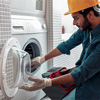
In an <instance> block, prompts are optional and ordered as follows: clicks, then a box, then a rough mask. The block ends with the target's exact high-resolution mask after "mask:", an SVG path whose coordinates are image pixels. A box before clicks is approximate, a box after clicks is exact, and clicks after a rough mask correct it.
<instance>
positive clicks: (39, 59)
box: [31, 56, 45, 70]
mask: <svg viewBox="0 0 100 100" xmlns="http://www.w3.org/2000/svg"><path fill="white" fill-rule="evenodd" d="M44 62H45V57H44V56H43V57H40V56H38V57H36V58H33V59H32V61H31V65H32V66H33V67H32V69H31V70H34V69H36V68H38V67H39V66H40V65H41V64H42V63H44Z"/></svg>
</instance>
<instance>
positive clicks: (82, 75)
mask: <svg viewBox="0 0 100 100" xmlns="http://www.w3.org/2000/svg"><path fill="white" fill-rule="evenodd" d="M99 71H100V43H98V44H96V46H95V49H94V50H93V51H92V52H91V53H90V55H89V56H88V57H87V58H86V59H85V60H84V61H83V62H82V64H81V65H80V66H79V67H77V68H76V69H75V70H74V71H72V72H71V75H72V77H73V78H74V80H75V81H76V83H77V84H80V83H82V82H85V81H87V80H88V79H90V78H91V77H93V76H94V75H95V74H96V73H98V72H99Z"/></svg>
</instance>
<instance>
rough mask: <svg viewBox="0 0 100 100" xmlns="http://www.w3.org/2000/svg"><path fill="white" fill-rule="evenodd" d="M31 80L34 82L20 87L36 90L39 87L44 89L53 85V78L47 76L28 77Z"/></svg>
mask: <svg viewBox="0 0 100 100" xmlns="http://www.w3.org/2000/svg"><path fill="white" fill-rule="evenodd" d="M28 79H29V80H30V81H33V82H34V83H33V84H24V85H22V86H20V87H19V88H20V89H24V90H26V91H36V90H39V89H43V88H45V87H48V86H52V81H51V79H45V78H37V77H34V76H33V77H28Z"/></svg>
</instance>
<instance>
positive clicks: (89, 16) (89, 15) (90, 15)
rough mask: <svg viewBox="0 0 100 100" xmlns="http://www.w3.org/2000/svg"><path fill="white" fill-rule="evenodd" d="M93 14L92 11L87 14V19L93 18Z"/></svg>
mask: <svg viewBox="0 0 100 100" xmlns="http://www.w3.org/2000/svg"><path fill="white" fill-rule="evenodd" d="M94 16H95V15H94V12H93V11H90V12H89V13H88V14H87V18H88V19H93V18H94Z"/></svg>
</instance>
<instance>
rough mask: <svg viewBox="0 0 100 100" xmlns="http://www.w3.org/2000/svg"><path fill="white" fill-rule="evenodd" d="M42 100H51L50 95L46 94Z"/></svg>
mask: <svg viewBox="0 0 100 100" xmlns="http://www.w3.org/2000/svg"><path fill="white" fill-rule="evenodd" d="M41 100H51V99H50V98H49V97H47V96H45V97H44V98H43V99H41Z"/></svg>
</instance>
